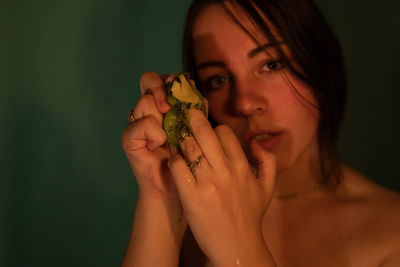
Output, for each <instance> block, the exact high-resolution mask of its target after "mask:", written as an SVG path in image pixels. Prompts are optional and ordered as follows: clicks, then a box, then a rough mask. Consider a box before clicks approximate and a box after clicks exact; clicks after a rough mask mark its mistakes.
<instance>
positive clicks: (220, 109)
mask: <svg viewBox="0 0 400 267" xmlns="http://www.w3.org/2000/svg"><path fill="white" fill-rule="evenodd" d="M205 97H206V99H207V101H208V113H209V115H210V116H211V117H212V118H213V119H214V120H216V121H217V122H218V123H224V122H223V121H221V120H223V118H224V117H225V116H227V114H226V112H225V106H226V101H227V97H228V96H227V94H226V93H224V92H219V91H217V92H213V93H208V94H207V93H206V94H205Z"/></svg>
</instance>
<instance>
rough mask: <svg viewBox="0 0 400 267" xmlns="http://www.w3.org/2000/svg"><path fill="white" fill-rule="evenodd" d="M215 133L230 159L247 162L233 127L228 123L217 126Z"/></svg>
mask: <svg viewBox="0 0 400 267" xmlns="http://www.w3.org/2000/svg"><path fill="white" fill-rule="evenodd" d="M215 133H216V135H217V137H218V139H219V141H220V143H221V145H222V148H223V149H224V152H225V154H226V156H227V157H228V158H229V159H231V160H233V161H234V162H238V163H239V162H247V158H246V156H245V154H244V152H243V149H242V146H241V144H240V142H239V140H238V139H237V137H236V135H235V134H234V133H233V131H232V129H231V128H229V127H228V126H226V125H219V126H217V127H216V128H215Z"/></svg>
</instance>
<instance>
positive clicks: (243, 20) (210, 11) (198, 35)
mask: <svg viewBox="0 0 400 267" xmlns="http://www.w3.org/2000/svg"><path fill="white" fill-rule="evenodd" d="M228 12H229V13H231V14H228ZM232 16H233V17H232ZM235 20H236V22H235ZM264 21H265V22H266V24H267V25H268V27H269V28H270V29H271V28H272V27H270V24H269V22H268V20H267V19H266V18H264ZM242 27H243V28H244V29H243V28H242ZM246 31H248V33H246ZM272 32H273V34H274V31H273V29H272ZM274 35H275V36H277V35H276V34H274ZM192 36H193V40H194V49H195V57H196V58H198V57H199V56H200V57H201V58H204V56H206V55H209V56H215V55H216V54H221V53H224V54H230V55H231V53H236V54H235V55H238V52H239V51H237V49H238V48H240V49H241V52H242V53H248V51H249V50H252V49H254V48H255V47H257V46H259V45H260V44H266V43H269V40H268V38H267V37H266V36H265V35H264V34H263V33H262V31H261V30H260V28H259V27H258V26H257V25H255V23H254V22H253V21H252V19H250V18H249V16H248V15H247V13H246V12H245V11H243V10H242V9H241V8H240V7H239V6H238V5H237V4H236V5H235V4H232V3H231V2H229V3H228V2H227V4H226V6H225V7H224V6H222V4H212V5H209V6H206V7H205V8H204V9H203V10H202V11H201V12H200V13H199V15H198V16H197V18H196V19H195V23H194V26H193V31H192ZM253 38H254V39H255V40H254V39H253ZM277 39H278V41H279V39H280V38H277Z"/></svg>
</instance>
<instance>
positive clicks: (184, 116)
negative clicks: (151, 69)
mask: <svg viewBox="0 0 400 267" xmlns="http://www.w3.org/2000/svg"><path fill="white" fill-rule="evenodd" d="M166 87H167V100H168V103H169V104H170V105H171V109H170V110H169V111H168V112H167V113H166V114H165V115H164V120H163V128H164V131H165V132H166V133H167V142H168V143H170V144H171V145H173V146H176V147H178V148H179V147H180V145H179V143H180V142H181V141H182V140H183V139H185V138H186V137H188V136H192V135H193V132H192V129H191V127H190V113H189V110H190V109H191V108H195V109H198V110H200V111H202V112H203V113H204V114H205V115H206V106H205V102H204V98H203V96H202V95H201V93H200V91H199V90H197V88H196V86H195V84H194V83H193V82H192V81H191V79H190V75H189V73H187V72H182V71H179V72H177V73H175V75H174V79H173V80H172V81H171V82H169V83H168V84H167V86H166ZM189 90H190V91H189Z"/></svg>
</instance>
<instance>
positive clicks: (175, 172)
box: [168, 154, 196, 204]
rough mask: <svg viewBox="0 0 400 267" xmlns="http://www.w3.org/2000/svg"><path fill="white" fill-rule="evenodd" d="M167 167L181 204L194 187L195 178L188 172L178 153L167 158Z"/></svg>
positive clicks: (188, 196)
mask: <svg viewBox="0 0 400 267" xmlns="http://www.w3.org/2000/svg"><path fill="white" fill-rule="evenodd" d="M168 168H169V170H170V172H171V175H172V178H173V179H174V182H175V186H176V189H177V190H178V194H179V197H180V198H181V199H182V200H183V201H182V204H184V203H185V202H187V201H186V200H189V199H190V196H191V195H192V194H193V192H194V190H195V187H196V179H195V178H194V176H193V174H192V173H191V172H190V169H189V168H188V166H187V165H186V162H185V160H184V159H183V158H182V157H181V156H180V155H179V154H177V155H174V156H172V157H171V158H170V159H169V160H168Z"/></svg>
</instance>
